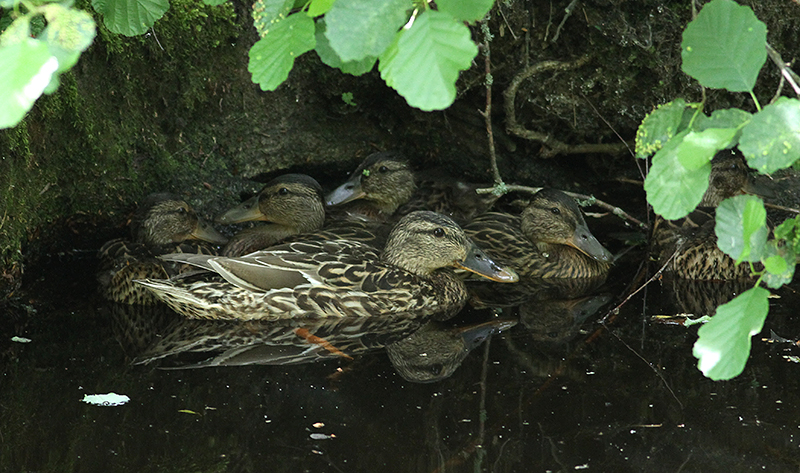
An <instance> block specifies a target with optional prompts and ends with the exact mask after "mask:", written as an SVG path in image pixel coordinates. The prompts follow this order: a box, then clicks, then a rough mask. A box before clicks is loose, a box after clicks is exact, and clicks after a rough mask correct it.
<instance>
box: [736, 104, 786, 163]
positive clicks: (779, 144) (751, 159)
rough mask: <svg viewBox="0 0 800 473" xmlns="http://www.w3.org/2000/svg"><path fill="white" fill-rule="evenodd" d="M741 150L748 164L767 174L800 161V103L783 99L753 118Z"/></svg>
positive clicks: (743, 131) (743, 132) (743, 137)
mask: <svg viewBox="0 0 800 473" xmlns="http://www.w3.org/2000/svg"><path fill="white" fill-rule="evenodd" d="M739 149H740V150H742V153H744V157H745V158H747V164H749V165H750V167H752V168H754V169H756V170H757V171H759V172H761V173H763V174H767V173H771V172H774V171H777V170H778V169H783V168H786V167H789V166H791V165H792V163H794V162H795V161H796V160H797V158H800V100H797V99H790V98H787V97H781V98H779V99H778V100H777V101H776V102H775V103H772V104H769V105H767V106H766V107H764V108H763V109H762V110H761V111H760V112H758V113H756V114H755V115H753V119H752V120H750V123H748V124H747V126H745V127H744V129H743V130H742V137H741V139H740V140H739Z"/></svg>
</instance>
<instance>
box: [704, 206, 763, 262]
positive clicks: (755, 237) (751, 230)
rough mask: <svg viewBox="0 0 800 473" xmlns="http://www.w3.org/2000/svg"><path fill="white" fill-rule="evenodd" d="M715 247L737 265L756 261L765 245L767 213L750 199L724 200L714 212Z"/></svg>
mask: <svg viewBox="0 0 800 473" xmlns="http://www.w3.org/2000/svg"><path fill="white" fill-rule="evenodd" d="M714 233H716V235H717V246H719V249H721V250H722V251H723V252H724V253H725V254H726V255H728V256H730V257H731V258H733V259H734V260H736V262H737V263H739V262H741V261H758V260H760V259H761V255H762V254H764V245H765V244H766V242H767V233H768V231H767V212H766V210H764V202H762V201H761V199H760V198H758V197H756V196H754V195H737V196H735V197H731V198H729V199H725V200H723V201H722V203H721V204H720V205H719V207H718V208H717V213H716V225H715V226H714Z"/></svg>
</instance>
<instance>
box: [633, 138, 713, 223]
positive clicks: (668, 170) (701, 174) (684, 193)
mask: <svg viewBox="0 0 800 473" xmlns="http://www.w3.org/2000/svg"><path fill="white" fill-rule="evenodd" d="M688 134H689V132H688V131H683V132H681V133H679V134H678V135H677V136H676V137H675V138H673V139H672V140H670V141H669V142H668V143H667V144H666V145H665V146H664V147H663V148H661V149H660V150H659V151H658V152H657V153H656V154H655V156H653V165H652V167H651V168H650V172H649V173H648V174H647V177H646V178H645V180H644V190H645V192H647V201H648V202H649V203H650V205H652V206H653V210H655V212H656V213H658V214H659V215H661V216H663V217H664V218H666V219H669V220H674V219H676V218H681V217H685V216H686V215H688V214H689V212H691V211H692V210H694V209H695V207H697V204H699V203H700V201H701V200H702V199H703V194H705V192H706V189H707V188H708V177H709V176H710V175H711V163H710V160H711V158H712V157H713V155H712V156H710V157H708V161H707V162H706V163H705V164H704V165H702V166H699V167H697V168H696V169H693V170H689V169H686V168H685V167H683V165H681V163H680V161H679V160H678V153H679V152H680V150H681V144H682V143H683V140H684V138H685V137H686V135H688Z"/></svg>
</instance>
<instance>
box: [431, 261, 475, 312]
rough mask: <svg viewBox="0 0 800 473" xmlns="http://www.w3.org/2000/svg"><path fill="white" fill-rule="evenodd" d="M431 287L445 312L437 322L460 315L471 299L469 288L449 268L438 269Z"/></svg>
mask: <svg viewBox="0 0 800 473" xmlns="http://www.w3.org/2000/svg"><path fill="white" fill-rule="evenodd" d="M430 282H431V285H432V286H433V288H434V290H435V291H436V296H437V297H436V299H437V301H438V302H439V304H440V305H441V306H442V307H443V308H444V310H443V311H442V312H440V313H438V314H436V316H434V319H436V320H447V319H449V318H452V317H454V316H455V315H456V314H458V313H459V312H460V311H461V309H463V308H464V305H465V304H466V303H467V299H469V293H468V292H467V286H466V285H465V284H464V281H462V280H461V278H460V277H458V276H457V275H456V274H455V272H453V270H451V269H449V268H442V269H437V270H436V271H434V272H433V273H432V275H431V278H430Z"/></svg>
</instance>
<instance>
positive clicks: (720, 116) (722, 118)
mask: <svg viewBox="0 0 800 473" xmlns="http://www.w3.org/2000/svg"><path fill="white" fill-rule="evenodd" d="M752 117H753V115H752V114H750V113H748V112H745V111H744V110H741V109H738V108H723V109H722V110H717V111H715V112H714V113H712V114H711V116H710V117H707V118H706V119H705V120H697V121H696V122H695V126H694V127H693V128H694V130H695V131H704V130H708V129H709V128H741V127H742V126H743V125H744V124H745V123H747V122H748V121H749V120H750V118H752Z"/></svg>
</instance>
